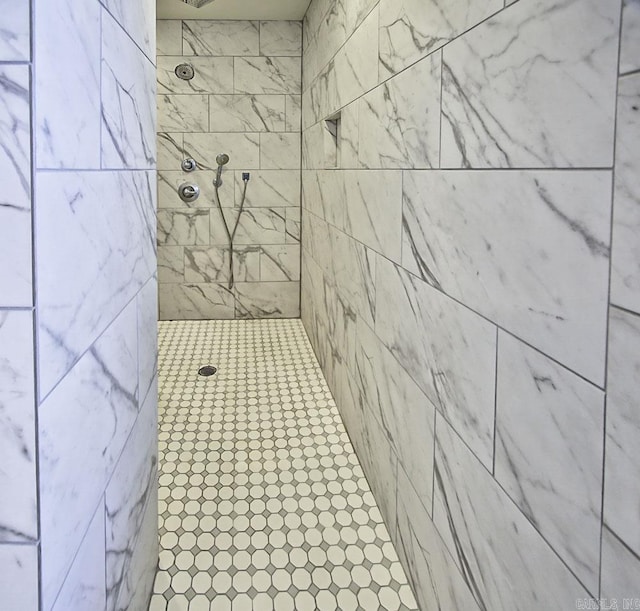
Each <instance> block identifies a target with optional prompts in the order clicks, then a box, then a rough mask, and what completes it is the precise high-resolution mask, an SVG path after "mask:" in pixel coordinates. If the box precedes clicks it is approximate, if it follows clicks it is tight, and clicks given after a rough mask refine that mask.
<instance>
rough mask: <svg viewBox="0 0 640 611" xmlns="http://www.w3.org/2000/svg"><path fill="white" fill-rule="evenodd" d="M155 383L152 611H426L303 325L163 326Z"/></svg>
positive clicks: (262, 322) (290, 322)
mask: <svg viewBox="0 0 640 611" xmlns="http://www.w3.org/2000/svg"><path fill="white" fill-rule="evenodd" d="M205 365H213V366H214V367H216V368H217V373H216V374H214V375H213V376H211V377H203V376H200V375H198V370H199V369H200V368H201V367H202V366H205ZM159 385H160V388H159V393H160V401H159V416H160V476H159V480H160V482H159V483H160V508H159V509H160V517H159V527H160V549H161V551H160V559H159V570H158V574H157V577H156V581H155V586H154V594H153V597H152V599H151V605H150V611H226V610H229V611H231V610H233V611H235V610H247V611H269V610H272V609H273V610H277V611H306V610H310V611H312V610H322V611H324V610H327V611H329V610H333V609H336V610H338V609H339V610H341V611H351V610H353V611H358V610H363V611H365V610H366V611H371V610H373V609H388V610H399V609H416V608H417V607H416V603H415V600H414V598H413V595H412V593H411V590H410V588H409V586H408V584H407V580H406V577H405V574H404V572H403V570H402V567H401V566H400V563H399V562H398V558H397V556H396V553H395V550H394V547H393V544H392V543H391V540H390V538H389V534H388V532H387V530H386V528H385V526H384V524H383V522H382V518H381V515H380V512H379V511H378V508H377V507H376V503H375V500H374V498H373V495H372V494H371V491H370V489H369V485H368V484H367V481H366V479H365V477H364V474H363V472H362V469H361V468H360V465H359V463H358V459H357V458H356V455H355V454H354V452H353V448H352V446H351V444H350V442H349V438H348V436H347V434H346V432H345V429H344V426H343V424H342V421H341V419H340V416H339V414H338V411H337V409H336V406H335V403H334V401H333V398H332V397H331V393H330V391H329V389H328V387H327V385H326V382H325V381H324V378H323V376H322V372H321V371H320V368H319V366H318V363H317V361H316V358H315V355H314V354H313V351H312V349H311V345H310V344H309V341H308V339H307V336H306V334H305V331H304V328H303V327H302V323H301V321H299V320H259V321H175V322H161V323H160V337H159Z"/></svg>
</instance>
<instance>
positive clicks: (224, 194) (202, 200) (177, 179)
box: [158, 170, 233, 209]
mask: <svg viewBox="0 0 640 611" xmlns="http://www.w3.org/2000/svg"><path fill="white" fill-rule="evenodd" d="M215 177H216V173H215V172H213V171H210V170H199V171H196V172H193V173H187V172H183V171H182V170H169V171H167V170H161V171H160V172H158V208H159V209H164V208H185V209H186V208H190V209H196V208H211V207H213V206H215V205H216V191H215V188H214V186H213V181H214V179H215ZM226 180H229V179H226ZM226 180H223V187H222V188H221V189H220V201H221V202H222V205H223V207H225V208H231V207H233V194H232V193H228V190H229V189H230V188H231V185H228V183H227V181H226ZM185 183H189V184H195V185H196V186H197V187H198V188H199V189H200V195H199V197H198V199H196V200H195V201H194V202H183V201H182V199H180V196H179V195H178V190H179V188H180V186H181V185H183V184H185ZM227 185H228V186H227Z"/></svg>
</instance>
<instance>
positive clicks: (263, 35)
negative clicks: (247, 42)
mask: <svg viewBox="0 0 640 611" xmlns="http://www.w3.org/2000/svg"><path fill="white" fill-rule="evenodd" d="M260 55H276V56H283V55H291V56H297V57H299V56H301V55H302V23H301V22H300V21H261V22H260Z"/></svg>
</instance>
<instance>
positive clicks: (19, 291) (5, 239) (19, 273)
mask: <svg viewBox="0 0 640 611" xmlns="http://www.w3.org/2000/svg"><path fill="white" fill-rule="evenodd" d="M3 34H4V32H2V31H1V30H0V37H1V36H2V35H3ZM29 115H30V85H29V68H28V67H27V66H12V65H0V175H1V176H2V197H1V199H0V260H2V261H4V262H8V261H11V264H6V263H5V264H3V265H0V306H2V307H20V306H29V305H31V303H32V300H33V297H32V294H31V291H32V289H31V144H30V136H29V133H30V127H31V122H30V116H29Z"/></svg>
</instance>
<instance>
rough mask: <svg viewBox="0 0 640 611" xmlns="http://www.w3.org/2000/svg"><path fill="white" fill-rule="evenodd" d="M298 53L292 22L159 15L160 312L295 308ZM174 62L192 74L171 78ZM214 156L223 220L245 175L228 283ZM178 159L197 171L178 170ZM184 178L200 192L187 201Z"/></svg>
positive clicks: (166, 316) (257, 313) (236, 314)
mask: <svg viewBox="0 0 640 611" xmlns="http://www.w3.org/2000/svg"><path fill="white" fill-rule="evenodd" d="M301 53H302V24H301V23H300V22H296V21H265V22H259V21H209V20H200V21H189V20H186V21H179V20H159V21H158V130H159V133H158V143H159V159H158V169H159V170H160V171H159V188H158V207H159V210H158V259H159V272H158V273H159V278H158V279H159V283H160V318H161V319H163V320H180V319H207V318H254V317H265V316H273V317H285V318H290V317H297V316H299V315H300V163H301V161H300V110H301V109H300V102H301V97H300V90H301V58H300V56H301ZM183 62H187V63H189V64H190V65H192V66H193V68H194V70H195V76H194V78H193V79H192V80H189V81H184V80H180V79H179V78H177V76H176V75H175V73H174V70H175V67H176V66H177V65H179V64H181V63H183ZM220 153H226V154H228V155H229V156H230V161H229V164H228V165H227V166H225V171H224V172H223V185H222V187H221V188H220V201H221V204H222V206H223V210H224V213H225V217H226V218H227V222H228V223H229V224H230V226H231V227H233V223H234V222H235V219H236V217H237V215H238V208H239V206H240V199H241V194H242V173H243V172H249V173H250V180H249V183H248V185H247V200H246V203H245V208H244V212H243V213H242V215H241V216H240V219H239V224H238V232H237V234H236V236H235V240H234V246H235V248H234V270H233V271H234V277H235V281H236V282H235V286H234V287H233V289H229V287H228V284H227V282H228V279H229V278H228V276H229V272H228V266H229V262H228V256H229V254H228V253H229V249H228V246H227V243H228V238H227V235H226V234H225V231H224V229H223V225H222V219H221V218H220V212H219V210H218V208H217V207H216V205H215V193H214V189H213V186H212V183H213V178H214V176H215V168H216V165H215V164H216V162H215V159H216V156H217V155H218V154H220ZM186 157H191V158H194V159H195V160H196V162H197V164H198V167H199V169H198V170H197V171H195V172H192V173H186V172H183V171H181V169H180V164H181V162H182V160H183V159H184V158H186ZM185 181H188V182H194V183H197V184H198V186H199V187H200V188H201V189H202V195H201V196H200V198H199V199H198V200H197V201H196V202H194V203H193V204H189V205H187V204H184V203H183V202H182V201H181V200H180V198H179V197H178V194H177V189H178V187H179V185H180V184H182V183H184V182H185Z"/></svg>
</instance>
